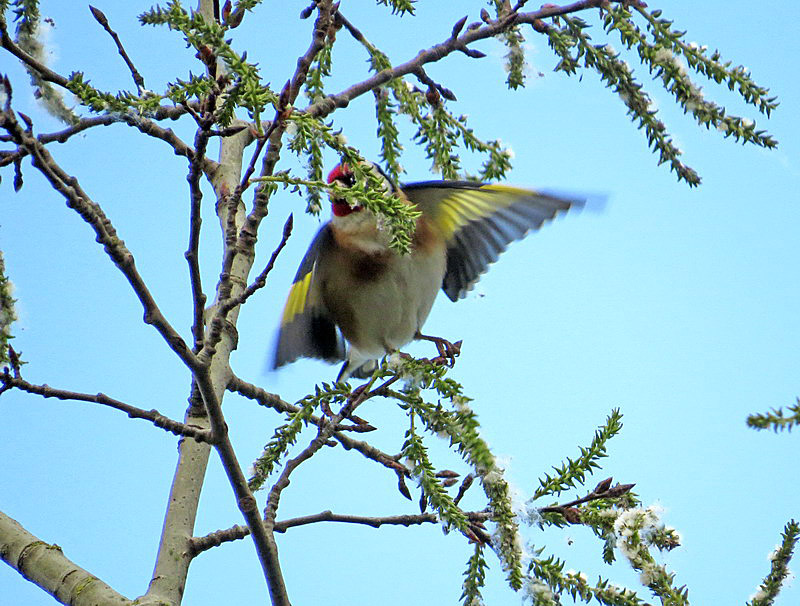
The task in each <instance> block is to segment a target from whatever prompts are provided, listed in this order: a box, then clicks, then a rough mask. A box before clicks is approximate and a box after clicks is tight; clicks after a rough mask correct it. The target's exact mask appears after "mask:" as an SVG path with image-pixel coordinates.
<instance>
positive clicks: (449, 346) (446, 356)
mask: <svg viewBox="0 0 800 606" xmlns="http://www.w3.org/2000/svg"><path fill="white" fill-rule="evenodd" d="M416 338H417V339H420V340H422V341H431V342H433V344H434V345H436V351H438V352H439V355H438V356H437V357H435V358H434V359H433V360H431V361H432V362H433V363H434V364H446V365H447V366H449V367H450V368H453V366H454V365H455V363H456V358H457V357H458V356H459V355H460V354H461V344H462V341H456V342H455V343H451V342H450V341H448V340H447V339H443V338H442V337H432V336H429V335H423V334H422V333H419V332H418V333H417V335H416Z"/></svg>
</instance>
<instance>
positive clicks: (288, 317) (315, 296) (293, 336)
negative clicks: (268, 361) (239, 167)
mask: <svg viewBox="0 0 800 606" xmlns="http://www.w3.org/2000/svg"><path fill="white" fill-rule="evenodd" d="M332 241H333V236H332V234H331V227H330V224H328V223H326V224H325V225H323V226H322V228H321V229H320V230H319V232H317V235H316V236H315V237H314V240H313V241H312V242H311V246H309V247H308V251H307V252H306V255H305V257H303V260H302V261H301V262H300V268H299V269H298V270H297V274H296V275H295V277H294V280H293V281H292V287H291V288H290V289H289V296H288V298H287V299H286V306H285V307H284V309H283V316H282V317H281V327H280V330H279V332H278V342H277V345H276V347H275V359H274V361H273V364H272V367H273V368H278V367H280V366H283V365H284V364H289V363H290V362H294V361H295V360H296V359H297V358H322V359H323V360H327V361H328V362H336V361H339V360H344V340H343V339H342V336H341V334H340V333H339V331H338V329H337V328H336V323H335V322H334V321H333V318H332V317H331V314H330V311H329V310H328V309H327V307H325V304H324V303H323V302H322V298H321V297H320V287H319V284H318V283H317V282H316V281H315V280H316V279H318V278H317V271H316V270H317V261H318V259H319V255H320V253H321V251H324V250H325V249H327V248H329V247H330V246H332Z"/></svg>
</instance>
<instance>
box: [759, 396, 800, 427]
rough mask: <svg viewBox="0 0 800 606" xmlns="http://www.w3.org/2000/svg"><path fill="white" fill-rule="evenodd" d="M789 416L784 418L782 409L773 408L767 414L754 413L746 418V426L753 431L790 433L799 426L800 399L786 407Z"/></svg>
mask: <svg viewBox="0 0 800 606" xmlns="http://www.w3.org/2000/svg"><path fill="white" fill-rule="evenodd" d="M787 408H788V410H789V412H790V413H791V414H790V415H789V416H784V413H783V408H773V409H772V410H771V411H769V412H765V413H756V414H752V415H750V416H748V417H747V426H748V427H752V428H753V429H757V430H759V431H760V430H762V429H772V431H774V432H775V433H778V432H779V431H783V430H784V429H785V430H787V431H792V427H796V426H798V425H800V398H798V399H797V402H796V403H795V404H792V405H790V406H787Z"/></svg>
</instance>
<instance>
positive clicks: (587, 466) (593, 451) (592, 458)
mask: <svg viewBox="0 0 800 606" xmlns="http://www.w3.org/2000/svg"><path fill="white" fill-rule="evenodd" d="M620 430H622V413H621V412H620V411H619V409H618V408H615V409H614V410H612V411H611V414H610V415H609V416H608V418H606V422H605V423H604V424H603V425H601V426H600V427H598V428H597V431H595V433H594V438H593V439H592V442H591V444H589V446H588V447H583V446H581V447H580V456H579V457H578V458H577V459H575V460H573V459H570V458H568V459H567V460H566V462H564V463H562V464H561V465H560V466H559V467H553V469H554V470H555V472H556V473H555V475H554V476H550V475H549V474H545V476H544V477H543V478H541V479H540V480H539V488H537V489H536V490H535V491H534V493H533V497H531V499H530V500H531V501H534V500H536V499H539V498H541V497H543V496H546V495H556V496H557V495H560V494H561V493H562V492H563V491H565V490H568V489H570V488H575V487H576V486H577V485H582V484H583V483H584V482H585V481H586V475H587V474H591V473H592V470H593V469H599V468H600V465H599V463H598V461H599V460H600V459H602V458H603V457H606V456H607V455H606V444H607V442H608V441H609V440H610V439H611V438H613V437H614V436H615V435H617V434H618V433H619V432H620Z"/></svg>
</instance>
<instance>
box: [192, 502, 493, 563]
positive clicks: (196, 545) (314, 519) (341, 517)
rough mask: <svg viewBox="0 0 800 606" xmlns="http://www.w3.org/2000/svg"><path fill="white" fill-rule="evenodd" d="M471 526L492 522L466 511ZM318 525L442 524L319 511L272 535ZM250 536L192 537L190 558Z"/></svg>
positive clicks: (282, 524)
mask: <svg viewBox="0 0 800 606" xmlns="http://www.w3.org/2000/svg"><path fill="white" fill-rule="evenodd" d="M464 514H465V515H466V516H467V518H468V519H469V520H470V522H485V521H487V520H491V518H492V514H491V513H490V512H488V511H468V512H464ZM319 522H341V523H345V524H360V525H364V526H370V527H372V528H380V527H381V526H406V527H409V526H420V525H422V524H438V523H440V522H441V520H440V519H439V518H438V517H437V515H436V514H433V513H423V514H403V515H394V516H355V515H348V514H338V513H333V512H332V511H322V512H320V513H315V514H311V515H307V516H301V517H297V518H289V519H287V520H281V521H279V522H275V526H274V530H275V532H280V533H284V532H286V531H287V530H289V529H290V528H297V527H298V526H306V525H308V524H317V523H319ZM248 534H250V530H249V529H248V528H247V527H246V526H240V525H236V526H232V527H230V528H226V529H224V530H217V531H215V532H211V533H209V534H207V535H205V536H202V537H193V538H192V539H191V543H190V544H191V549H192V555H193V556H196V555H197V554H199V553H202V552H203V551H207V550H208V549H211V548H212V547H217V546H218V545H221V544H223V543H228V542H230V541H237V540H239V539H243V538H245V537H246V536H247V535H248Z"/></svg>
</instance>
